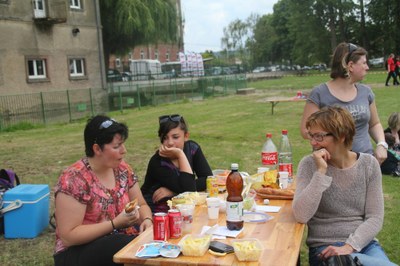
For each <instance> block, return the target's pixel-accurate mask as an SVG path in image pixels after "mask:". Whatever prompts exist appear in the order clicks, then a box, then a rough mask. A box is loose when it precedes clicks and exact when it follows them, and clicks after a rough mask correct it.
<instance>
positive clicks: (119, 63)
mask: <svg viewBox="0 0 400 266" xmlns="http://www.w3.org/2000/svg"><path fill="white" fill-rule="evenodd" d="M115 67H121V59H120V58H117V59H115Z"/></svg>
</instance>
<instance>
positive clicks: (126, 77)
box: [122, 72, 132, 81]
mask: <svg viewBox="0 0 400 266" xmlns="http://www.w3.org/2000/svg"><path fill="white" fill-rule="evenodd" d="M131 80H132V73H131V72H123V73H122V81H131Z"/></svg>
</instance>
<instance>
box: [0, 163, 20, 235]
mask: <svg viewBox="0 0 400 266" xmlns="http://www.w3.org/2000/svg"><path fill="white" fill-rule="evenodd" d="M19 184H20V182H19V177H18V176H17V174H16V173H15V172H14V171H12V170H9V169H7V170H6V169H1V170H0V234H3V233H4V217H3V212H2V209H3V194H4V193H5V192H6V191H7V190H9V189H11V188H13V187H15V186H18V185H19Z"/></svg>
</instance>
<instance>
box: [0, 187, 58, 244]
mask: <svg viewBox="0 0 400 266" xmlns="http://www.w3.org/2000/svg"><path fill="white" fill-rule="evenodd" d="M49 195H50V189H49V185H47V184H40V185H36V184H35V185H31V184H21V185H18V186H16V187H14V188H12V189H10V190H7V191H6V192H5V193H4V196H3V197H4V198H3V200H4V208H6V207H7V206H9V205H15V208H13V209H12V210H10V211H8V212H6V213H5V214H4V228H5V232H4V237H5V238H35V237H37V236H38V235H39V234H40V233H41V232H42V231H43V230H44V229H46V228H47V226H48V224H49V206H50V205H49V204H50V200H49ZM10 207H11V206H9V208H10Z"/></svg>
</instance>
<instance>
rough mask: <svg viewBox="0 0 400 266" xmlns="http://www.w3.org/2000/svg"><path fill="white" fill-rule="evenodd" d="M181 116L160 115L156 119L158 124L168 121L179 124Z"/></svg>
mask: <svg viewBox="0 0 400 266" xmlns="http://www.w3.org/2000/svg"><path fill="white" fill-rule="evenodd" d="M181 118H182V116H181V115H178V114H174V115H162V116H160V117H159V118H158V121H159V123H160V124H163V123H165V122H168V121H173V122H179V121H181Z"/></svg>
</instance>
